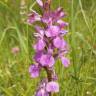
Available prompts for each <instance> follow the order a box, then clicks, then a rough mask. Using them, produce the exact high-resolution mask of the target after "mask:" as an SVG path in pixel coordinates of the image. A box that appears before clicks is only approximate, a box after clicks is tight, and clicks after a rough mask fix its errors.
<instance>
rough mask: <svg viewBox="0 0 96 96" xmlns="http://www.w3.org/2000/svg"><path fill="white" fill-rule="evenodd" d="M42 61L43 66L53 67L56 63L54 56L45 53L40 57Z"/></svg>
mask: <svg viewBox="0 0 96 96" xmlns="http://www.w3.org/2000/svg"><path fill="white" fill-rule="evenodd" d="M40 63H41V65H42V66H49V67H52V66H53V65H54V63H55V60H54V58H53V56H50V55H45V54H44V55H42V56H41V58H40Z"/></svg>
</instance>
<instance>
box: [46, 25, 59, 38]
mask: <svg viewBox="0 0 96 96" xmlns="http://www.w3.org/2000/svg"><path fill="white" fill-rule="evenodd" d="M59 33H60V28H59V27H58V26H50V27H48V29H47V31H46V32H45V34H46V36H47V37H54V36H57V35H59Z"/></svg>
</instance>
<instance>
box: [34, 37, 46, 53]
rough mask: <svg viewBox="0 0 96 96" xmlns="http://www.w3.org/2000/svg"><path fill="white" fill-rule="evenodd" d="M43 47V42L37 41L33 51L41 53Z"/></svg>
mask: <svg viewBox="0 0 96 96" xmlns="http://www.w3.org/2000/svg"><path fill="white" fill-rule="evenodd" d="M44 47H45V42H44V41H43V40H42V39H40V40H38V42H37V44H35V45H34V49H35V50H36V51H41V50H43V49H44Z"/></svg>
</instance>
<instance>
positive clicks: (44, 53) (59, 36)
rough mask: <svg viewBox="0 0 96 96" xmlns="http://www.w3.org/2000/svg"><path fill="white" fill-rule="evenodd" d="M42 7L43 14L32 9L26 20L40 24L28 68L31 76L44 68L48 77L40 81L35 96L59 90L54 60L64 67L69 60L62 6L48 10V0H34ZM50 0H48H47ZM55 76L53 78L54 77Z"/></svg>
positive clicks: (46, 94) (37, 74) (42, 95)
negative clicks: (30, 63) (32, 58)
mask: <svg viewBox="0 0 96 96" xmlns="http://www.w3.org/2000/svg"><path fill="white" fill-rule="evenodd" d="M36 1H37V3H38V4H39V5H40V7H41V8H42V11H43V14H41V15H40V14H38V13H37V12H35V11H33V12H32V14H29V18H28V20H27V22H28V23H29V24H33V23H36V22H40V23H41V24H42V25H41V26H40V25H36V24H35V26H34V27H35V29H36V33H34V36H35V37H36V43H35V44H34V46H33V48H34V50H35V52H36V53H35V56H34V61H35V64H32V65H31V66H30V68H29V72H30V74H31V77H32V78H36V77H38V76H39V74H40V71H41V69H42V68H44V69H45V70H46V71H48V72H47V74H48V75H50V76H49V77H50V78H51V79H50V78H47V79H46V80H44V81H43V83H40V85H39V88H38V90H37V92H36V95H35V96H49V92H59V85H58V83H57V82H55V80H56V77H57V76H56V74H55V71H54V68H53V67H54V64H55V62H56V61H57V60H58V59H60V60H61V61H62V64H63V65H64V66H65V67H68V66H69V64H70V61H69V59H68V58H66V57H65V56H66V53H67V52H68V44H67V42H66V41H65V40H64V36H65V35H66V33H67V32H68V31H67V30H65V27H66V26H68V23H67V22H64V21H63V20H61V19H62V18H63V17H64V16H65V13H64V12H63V9H62V8H60V7H59V8H58V9H57V10H55V11H52V10H50V5H49V2H48V1H47V0H46V2H43V1H42V0H36ZM49 1H50V0H49ZM54 78H55V79H54Z"/></svg>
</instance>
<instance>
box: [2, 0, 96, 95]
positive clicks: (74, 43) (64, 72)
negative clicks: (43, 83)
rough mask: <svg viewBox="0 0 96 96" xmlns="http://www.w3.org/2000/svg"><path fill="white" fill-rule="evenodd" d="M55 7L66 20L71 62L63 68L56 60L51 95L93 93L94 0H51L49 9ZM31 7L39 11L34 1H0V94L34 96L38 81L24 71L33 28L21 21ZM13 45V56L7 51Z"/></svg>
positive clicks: (29, 58) (95, 48) (95, 92)
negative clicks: (57, 86) (55, 79)
mask: <svg viewBox="0 0 96 96" xmlns="http://www.w3.org/2000/svg"><path fill="white" fill-rule="evenodd" d="M23 1H25V3H24V2H23ZM22 6H24V8H23V9H22ZM58 6H62V7H63V8H64V11H65V12H66V13H67V17H66V18H65V19H64V20H65V21H67V22H69V27H68V30H69V33H68V35H67V36H66V40H67V42H68V43H69V45H70V52H69V55H68V56H69V58H70V60H71V65H70V67H69V68H67V69H66V68H64V67H63V66H62V64H61V62H60V61H58V62H57V63H56V71H57V74H58V77H59V80H58V81H59V83H60V92H59V93H58V94H57V95H55V94H54V96H96V0H53V2H52V6H51V7H52V9H55V8H57V7H58ZM32 9H35V10H37V11H38V12H39V11H40V8H39V7H38V5H37V4H36V2H35V0H0V96H34V91H35V89H36V86H37V83H38V82H39V80H40V78H37V79H31V78H30V76H29V73H28V68H29V65H30V64H32V63H33V61H32V56H33V55H34V51H33V48H32V43H33V41H34V39H33V32H34V30H33V27H32V26H29V25H27V24H26V23H24V22H23V20H26V18H27V16H26V14H27V13H29V12H30V10H32ZM20 13H24V14H20ZM15 46H18V47H19V48H20V52H19V53H18V54H17V55H16V56H14V55H13V54H12V52H11V49H12V48H13V47H15ZM42 74H44V73H43V72H42ZM42 74H41V76H40V77H41V78H43V75H42Z"/></svg>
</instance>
